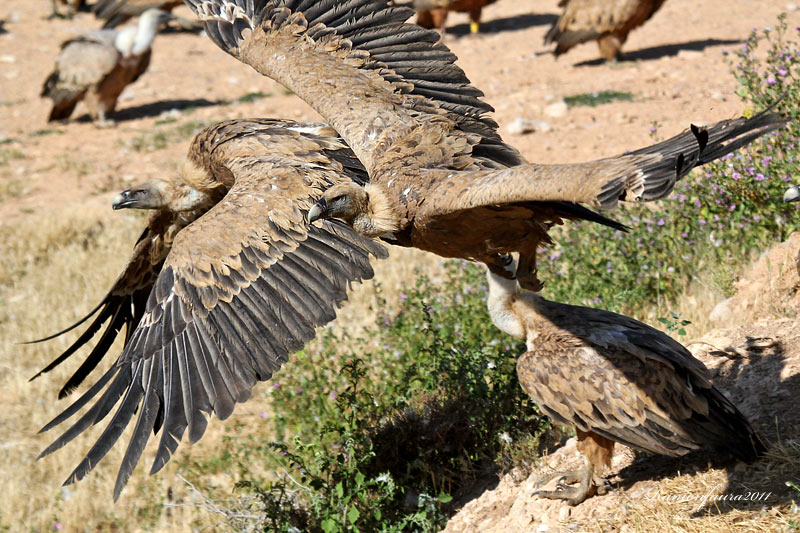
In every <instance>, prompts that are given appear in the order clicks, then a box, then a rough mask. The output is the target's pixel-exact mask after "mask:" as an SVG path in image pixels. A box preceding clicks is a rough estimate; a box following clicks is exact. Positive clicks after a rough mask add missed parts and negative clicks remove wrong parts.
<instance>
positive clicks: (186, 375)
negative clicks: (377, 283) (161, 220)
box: [42, 122, 386, 499]
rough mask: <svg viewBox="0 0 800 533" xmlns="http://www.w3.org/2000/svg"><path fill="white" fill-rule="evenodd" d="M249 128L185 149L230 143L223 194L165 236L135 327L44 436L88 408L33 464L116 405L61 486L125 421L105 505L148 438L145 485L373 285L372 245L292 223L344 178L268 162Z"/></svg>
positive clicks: (295, 163) (270, 154) (295, 160)
mask: <svg viewBox="0 0 800 533" xmlns="http://www.w3.org/2000/svg"><path fill="white" fill-rule="evenodd" d="M254 124H256V125H255V126H254V127H253V128H251V129H250V130H249V134H248V133H247V132H246V131H243V130H241V128H240V129H239V133H238V134H233V133H232V131H233V130H236V129H237V128H236V125H235V123H234V122H230V123H223V125H218V126H217V127H215V128H210V129H209V130H207V131H206V132H205V135H204V136H203V135H201V136H200V137H201V139H199V140H196V141H195V144H196V145H198V143H200V144H202V142H201V141H202V137H212V138H216V139H218V140H219V139H228V140H229V141H231V142H223V143H222V144H214V146H215V148H216V150H214V149H212V152H213V153H214V154H213V155H212V157H211V159H212V160H217V162H219V163H221V162H222V160H223V158H227V159H226V168H227V169H228V171H229V172H230V173H231V174H232V176H233V178H234V180H235V182H234V184H233V186H232V188H231V189H230V190H229V191H228V193H227V195H226V196H225V197H224V198H223V199H222V200H221V201H220V202H219V203H218V204H217V205H215V206H214V207H213V208H211V209H210V210H209V211H208V212H207V213H205V214H204V215H203V216H202V217H201V218H199V219H197V220H196V221H194V222H192V223H191V224H190V225H189V226H187V227H186V228H185V229H183V230H182V231H181V232H180V233H179V234H178V235H177V236H176V237H175V240H174V243H173V245H172V249H171V250H170V252H169V255H168V256H167V259H166V261H165V262H164V265H163V268H162V269H161V272H160V274H159V275H158V278H157V280H156V282H155V285H154V287H153V289H152V291H151V292H150V295H149V297H148V300H147V304H146V309H145V312H144V315H143V316H142V318H141V320H140V322H139V326H138V327H137V328H136V330H135V331H134V332H133V334H132V335H131V336H130V338H129V339H128V341H127V343H126V345H125V348H124V350H123V353H122V354H121V355H120V357H119V359H118V360H117V362H116V363H115V364H114V365H113V366H112V367H111V368H110V369H109V370H108V371H107V372H106V373H105V374H104V375H103V376H102V377H101V378H100V379H99V380H98V381H97V382H96V383H95V384H94V385H93V386H92V387H91V388H90V389H89V390H87V391H86V392H85V393H84V394H83V395H82V396H81V397H80V398H78V399H77V400H76V401H75V402H74V403H73V404H72V405H70V406H69V407H68V408H67V409H66V410H65V411H64V412H63V413H61V414H60V415H59V416H57V417H56V418H55V419H54V420H53V421H51V422H50V423H49V424H47V425H46V426H45V427H44V428H43V431H44V430H47V429H50V428H52V427H54V426H56V425H58V424H60V423H62V422H64V421H65V420H67V419H68V418H70V417H71V416H72V415H74V414H75V413H76V412H77V411H78V410H80V409H81V408H82V407H84V406H86V405H88V404H89V403H90V402H94V403H93V405H92V406H91V407H90V408H89V409H88V410H87V411H86V412H85V413H84V414H83V415H82V416H81V417H80V418H79V419H78V420H77V421H76V422H75V423H74V424H73V425H72V426H71V427H70V428H69V429H67V430H66V431H65V432H64V433H63V434H62V435H61V436H60V437H59V438H58V439H57V440H56V441H55V442H53V443H52V444H51V445H50V446H49V447H48V448H47V449H45V450H44V451H43V452H42V456H44V455H47V454H49V453H51V452H53V451H55V450H57V449H59V448H61V447H62V446H64V445H65V444H66V443H67V442H69V441H70V440H72V439H73V438H74V437H75V436H76V435H78V434H80V433H81V432H82V431H84V430H86V429H87V428H89V427H90V426H92V425H94V424H98V423H99V422H101V421H102V420H103V419H104V418H105V417H106V416H108V415H109V414H110V413H111V411H112V410H113V409H114V407H115V406H117V408H116V411H115V412H114V413H113V415H111V420H110V422H109V423H108V425H107V426H106V428H105V430H104V431H103V433H102V434H101V435H100V437H99V438H98V440H97V442H96V443H95V445H94V446H93V447H92V448H91V449H90V450H89V452H88V453H87V455H86V457H85V458H84V460H83V461H82V462H81V463H80V464H79V465H78V467H77V468H76V469H75V470H74V471H73V473H72V474H71V475H70V476H69V478H68V479H67V483H72V482H74V481H77V480H79V479H81V478H82V477H83V476H85V475H86V474H87V473H88V472H89V471H90V470H91V469H92V468H93V467H94V466H95V465H96V464H97V463H98V461H100V460H101V459H102V458H103V457H104V456H105V455H106V453H107V452H108V451H109V450H110V448H111V447H112V446H113V445H114V443H115V442H116V441H117V440H118V439H119V437H120V435H121V434H122V432H123V430H124V429H125V427H126V426H127V425H128V424H129V423H130V421H131V420H132V419H133V417H134V414H135V413H136V412H137V411H138V416H137V417H136V425H135V427H134V430H133V434H132V436H131V439H130V441H129V444H128V448H127V451H126V453H125V457H124V459H123V462H122V466H121V468H120V471H119V474H118V476H117V483H116V486H115V490H114V498H115V499H116V498H117V497H118V496H119V494H120V492H121V490H122V488H123V487H124V485H125V483H126V482H127V480H128V478H129V476H130V474H131V472H132V470H133V468H134V466H135V465H136V463H137V461H138V459H139V457H140V456H141V453H142V451H143V449H144V446H145V445H146V443H147V441H148V439H149V437H150V435H151V434H152V433H157V432H158V431H161V436H160V440H159V445H158V450H157V455H156V459H155V462H154V464H153V467H152V470H151V473H154V472H156V471H158V470H159V469H160V468H162V467H163V466H164V464H166V462H167V461H168V460H169V458H170V456H171V454H172V453H173V452H174V451H175V449H176V448H177V446H178V443H179V442H180V440H181V438H182V436H183V434H184V433H185V432H186V430H187V429H188V433H189V440H190V441H191V442H195V441H197V440H198V439H200V437H201V436H202V435H203V433H204V431H205V428H206V424H207V418H206V417H207V416H208V415H210V414H211V413H212V412H213V413H215V414H216V415H217V417H218V418H220V419H225V418H227V417H228V416H229V415H230V414H231V412H232V411H233V408H234V405H235V404H236V403H240V402H244V401H246V400H247V399H248V398H249V396H250V393H251V391H252V388H253V386H254V385H255V384H256V383H257V382H258V381H264V380H266V379H268V378H269V377H270V376H271V375H272V374H273V373H274V372H275V371H277V370H278V369H279V368H280V367H281V365H282V364H283V363H284V362H285V361H286V360H287V359H288V355H289V353H291V352H293V351H296V350H298V349H300V348H301V347H302V346H303V344H304V343H305V342H307V341H308V340H310V339H311V338H313V336H314V328H315V327H316V326H318V325H321V324H325V323H327V322H329V321H331V320H333V319H334V317H335V316H336V312H335V308H336V307H337V305H338V304H340V303H341V302H342V301H343V300H345V299H346V297H347V288H348V285H349V284H350V282H352V281H354V280H360V279H367V278H370V277H371V276H372V274H373V271H372V268H371V266H370V256H377V257H384V256H385V253H386V252H385V250H384V248H383V247H382V246H381V245H379V244H377V243H375V242H374V241H371V240H368V239H364V238H362V237H360V236H358V235H357V234H355V233H354V232H353V231H352V230H351V229H350V228H348V227H346V226H344V225H343V224H340V223H336V222H327V221H326V222H325V223H323V224H322V225H312V226H309V225H308V224H307V223H306V221H305V218H304V213H305V212H306V211H307V210H308V208H309V207H310V206H311V205H312V204H313V203H314V202H315V201H316V199H317V198H318V197H319V195H320V194H321V191H322V190H323V189H324V188H325V187H327V186H329V185H330V184H331V183H335V182H336V181H338V180H341V179H346V178H342V177H341V175H340V174H341V173H342V170H343V169H342V166H341V165H339V164H337V163H336V162H335V161H333V160H330V159H328V158H325V157H322V155H320V152H317V151H314V150H307V151H305V152H304V151H302V150H297V151H295V152H292V151H291V150H288V149H287V150H286V151H285V153H281V149H280V147H276V146H272V147H271V148H272V149H271V150H266V151H265V149H264V145H263V144H264V138H263V135H260V134H258V133H257V131H256V130H258V129H259V128H258V125H257V124H258V123H257V122H255V123H254ZM225 126H227V128H226V127H225ZM245 130H247V128H245ZM289 131H290V133H291V130H289ZM295 133H296V132H295ZM226 135H227V137H226ZM312 136H313V135H312ZM291 138H292V136H290V138H289V140H288V141H287V144H288V146H290V147H291V146H293V145H292V141H291ZM293 138H294V139H295V142H296V143H300V145H303V143H305V142H306V141H307V135H294V136H293ZM203 152H205V151H203ZM233 153H237V154H238V156H237V157H231V156H232V154H233ZM323 155H324V154H323Z"/></svg>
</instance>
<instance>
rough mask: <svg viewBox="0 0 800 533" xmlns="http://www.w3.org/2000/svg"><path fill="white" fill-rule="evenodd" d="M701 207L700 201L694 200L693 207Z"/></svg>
mask: <svg viewBox="0 0 800 533" xmlns="http://www.w3.org/2000/svg"><path fill="white" fill-rule="evenodd" d="M702 205H703V204H701V203H700V200H698V199H696V198H695V200H694V206H695V207H697V208H700V207H702Z"/></svg>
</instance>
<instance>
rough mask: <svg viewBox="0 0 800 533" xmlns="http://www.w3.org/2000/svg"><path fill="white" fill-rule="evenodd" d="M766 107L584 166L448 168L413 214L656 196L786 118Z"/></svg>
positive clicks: (611, 203) (607, 204) (602, 203)
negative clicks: (751, 114) (453, 171)
mask: <svg viewBox="0 0 800 533" xmlns="http://www.w3.org/2000/svg"><path fill="white" fill-rule="evenodd" d="M770 111H771V109H767V110H765V111H764V112H762V113H759V114H758V115H755V116H753V117H751V118H738V119H733V120H724V121H721V122H718V123H716V124H714V125H712V126H709V127H707V128H698V127H696V126H692V127H691V130H688V131H684V132H683V133H680V134H678V135H676V136H675V137H672V138H671V139H667V140H666V141H663V142H660V143H658V144H654V145H652V146H648V147H646V148H642V149H640V150H636V151H634V152H631V153H628V154H623V155H619V156H617V157H612V158H607V159H600V160H597V161H590V162H587V163H569V164H560V165H539V164H524V165H518V166H516V167H513V168H508V169H503V170H497V171H483V172H460V173H459V172H455V173H449V174H447V175H446V176H443V177H442V178H441V179H439V180H437V181H435V183H434V186H433V187H432V190H431V191H429V193H428V194H427V196H426V198H425V203H424V205H423V206H422V209H421V214H420V215H418V217H419V219H420V220H425V219H427V218H429V217H435V216H440V215H442V214H447V213H452V212H454V211H460V210H463V209H471V208H474V207H481V206H489V205H496V204H507V203H514V202H525V201H566V202H571V203H582V204H588V205H590V206H593V207H597V208H602V209H610V208H613V207H615V206H616V205H617V203H618V202H619V201H652V200H658V199H660V198H664V197H665V196H667V195H668V194H669V193H670V192H671V191H672V189H673V187H674V186H675V183H676V182H677V181H678V180H679V179H681V178H683V177H684V176H686V175H687V174H688V173H689V172H690V171H691V170H692V169H693V168H694V167H697V166H700V165H703V164H705V163H708V162H709V161H713V160H715V159H718V158H720V157H722V156H724V155H726V154H729V153H731V152H733V151H734V150H736V149H738V148H740V147H742V146H745V145H747V144H749V143H751V142H752V141H753V140H755V139H757V138H758V137H760V136H762V135H764V134H766V133H769V132H770V131H773V130H776V129H779V128H782V127H784V126H785V125H786V124H787V123H788V119H787V118H785V117H783V116H781V115H780V114H778V113H772V112H770Z"/></svg>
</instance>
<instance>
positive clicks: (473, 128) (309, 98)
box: [188, 0, 521, 180]
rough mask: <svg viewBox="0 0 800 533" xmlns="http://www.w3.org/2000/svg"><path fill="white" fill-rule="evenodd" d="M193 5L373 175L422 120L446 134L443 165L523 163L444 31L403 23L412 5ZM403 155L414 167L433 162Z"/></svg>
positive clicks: (216, 33)
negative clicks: (465, 160) (459, 160)
mask: <svg viewBox="0 0 800 533" xmlns="http://www.w3.org/2000/svg"><path fill="white" fill-rule="evenodd" d="M188 3H189V4H190V7H192V9H193V10H194V11H195V13H197V14H198V16H199V17H200V19H201V20H205V21H206V29H207V31H208V34H209V36H210V37H211V38H212V39H213V40H214V41H215V42H216V43H217V44H218V45H219V46H220V47H221V48H222V49H223V50H225V51H227V52H228V53H230V54H232V55H233V56H234V57H236V58H238V59H239V60H241V61H243V62H244V63H247V64H249V65H251V66H252V67H253V68H255V69H256V70H258V71H259V72H261V73H262V74H264V75H266V76H269V77H272V78H274V79H276V80H278V81H279V82H281V83H283V84H284V85H286V86H287V87H289V88H290V89H291V90H293V91H294V92H295V93H296V94H297V95H298V96H300V97H301V98H302V99H304V100H305V101H306V102H308V103H309V104H310V105H311V106H312V107H314V108H315V109H316V110H317V111H318V112H319V113H320V114H321V115H322V116H323V117H325V118H326V120H328V121H329V122H330V123H331V125H332V126H333V127H334V128H336V130H337V131H338V132H339V133H340V134H341V135H342V137H343V138H344V139H345V141H346V142H347V143H348V145H349V146H350V147H351V148H352V149H353V151H354V152H355V154H356V155H357V156H358V158H359V159H360V160H361V161H362V162H363V163H364V166H365V167H366V168H367V170H368V171H369V173H370V175H371V176H373V180H375V179H382V178H381V177H380V172H378V171H376V169H377V167H378V165H379V164H381V163H380V161H379V159H380V156H381V155H382V154H383V152H384V151H385V150H386V149H387V148H388V147H390V146H391V145H392V144H393V143H395V141H397V140H398V139H401V138H403V137H405V136H406V135H407V134H409V132H412V131H414V130H415V129H417V128H420V127H424V128H428V129H431V130H433V131H439V132H440V135H439V138H440V140H441V142H440V143H438V144H439V146H440V147H441V150H440V151H441V154H440V155H439V160H440V162H446V161H450V160H452V159H453V158H454V157H458V156H464V157H466V156H469V155H470V153H471V152H472V151H474V150H477V153H476V154H475V155H473V157H476V158H481V157H482V158H486V159H489V160H491V159H493V160H501V161H503V162H504V164H506V165H508V164H516V163H518V162H520V161H521V157H520V156H519V154H518V152H517V151H516V150H514V149H513V148H511V147H508V146H507V145H505V144H503V143H502V141H501V140H500V138H499V136H498V135H497V132H496V129H497V125H496V123H494V121H492V120H491V119H489V118H488V117H486V116H485V113H486V112H487V111H489V110H491V107H490V106H488V105H487V104H485V103H484V102H482V101H481V100H480V99H479V97H480V96H482V93H481V92H480V91H478V90H477V89H475V88H473V87H472V86H471V85H469V80H468V79H467V78H466V76H465V75H464V73H463V71H462V70H461V69H460V68H458V67H456V66H455V65H454V61H455V56H454V55H453V54H452V53H451V52H450V51H449V50H448V49H447V48H446V47H444V46H443V45H441V44H437V42H438V40H439V35H438V33H436V32H434V31H428V30H423V29H421V28H420V27H418V26H414V25H411V24H405V23H404V21H405V20H406V19H407V18H408V17H409V16H410V15H411V14H412V13H413V12H412V11H411V10H410V9H405V8H398V7H392V8H387V7H386V5H385V2H380V1H375V0H349V1H347V2H335V1H333V0H323V1H320V2H315V3H313V4H312V3H309V2H297V1H291V0H290V1H285V2H281V3H280V6H278V5H277V4H276V3H274V2H264V1H261V2H255V3H254V5H253V6H252V9H251V6H249V5H248V6H246V7H244V8H243V7H240V6H238V5H237V3H236V2H233V1H232V0H209V1H203V0H191V1H189V2H188ZM275 58H279V60H277V61H276V60H274V59H275ZM334 95H335V96H334ZM341 95H347V96H346V98H344V97H343V96H341ZM451 136H455V137H456V138H462V139H464V140H466V142H463V141H457V140H450V139H449V137H451ZM478 148H479V149H478ZM459 151H460V152H459ZM405 155H406V164H407V165H412V166H413V165H415V164H419V165H421V164H422V163H423V162H424V163H425V164H431V161H428V160H424V161H422V162H416V161H415V160H414V158H409V157H408V155H409V154H405ZM433 163H436V162H435V161H434V162H433ZM384 165H385V164H384Z"/></svg>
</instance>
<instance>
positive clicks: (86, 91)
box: [41, 9, 169, 123]
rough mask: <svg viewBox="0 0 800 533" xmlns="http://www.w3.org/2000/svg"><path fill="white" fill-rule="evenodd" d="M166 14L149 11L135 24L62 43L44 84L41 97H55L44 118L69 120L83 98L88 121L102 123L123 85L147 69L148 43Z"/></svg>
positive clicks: (96, 32) (93, 33) (114, 105)
mask: <svg viewBox="0 0 800 533" xmlns="http://www.w3.org/2000/svg"><path fill="white" fill-rule="evenodd" d="M167 18H169V15H168V14H167V13H164V12H163V11H160V10H158V9H151V10H149V11H147V12H145V13H144V14H143V15H142V17H141V18H140V19H139V24H138V25H137V26H136V27H131V28H124V29H121V30H97V31H91V32H87V33H84V34H83V35H81V36H79V37H75V38H73V39H70V40H68V41H65V42H64V44H62V45H61V53H60V54H59V55H58V58H56V66H55V70H53V72H52V74H50V76H48V77H47V80H46V81H45V82H44V87H43V88H42V94H41V96H43V97H45V96H46V97H48V98H50V99H51V100H53V109H52V110H51V111H50V116H49V117H48V119H47V120H48V122H51V121H53V120H65V119H67V118H69V116H70V115H71V114H72V112H73V111H74V110H75V106H76V105H77V104H78V102H80V101H81V100H84V102H85V103H86V106H87V107H88V109H89V114H90V115H91V117H92V119H95V120H97V119H99V120H100V122H101V123H105V122H106V119H107V117H108V116H109V115H110V114H112V113H113V112H114V110H115V109H116V106H117V98H118V97H119V95H120V94H121V93H122V91H123V90H124V89H125V87H126V86H128V85H130V84H131V83H133V82H134V81H136V80H137V79H139V76H141V75H142V74H143V73H144V71H146V70H147V67H148V65H149V64H150V52H151V50H150V46H151V45H152V43H153V39H155V36H156V32H157V31H158V27H159V26H160V25H161V24H162V23H163V22H164V21H165V20H166V19H167Z"/></svg>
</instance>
